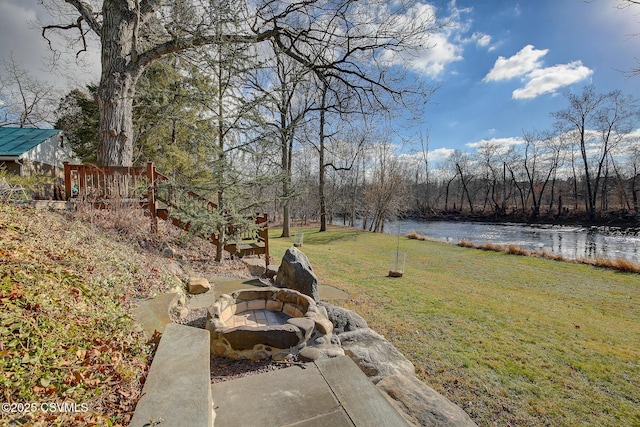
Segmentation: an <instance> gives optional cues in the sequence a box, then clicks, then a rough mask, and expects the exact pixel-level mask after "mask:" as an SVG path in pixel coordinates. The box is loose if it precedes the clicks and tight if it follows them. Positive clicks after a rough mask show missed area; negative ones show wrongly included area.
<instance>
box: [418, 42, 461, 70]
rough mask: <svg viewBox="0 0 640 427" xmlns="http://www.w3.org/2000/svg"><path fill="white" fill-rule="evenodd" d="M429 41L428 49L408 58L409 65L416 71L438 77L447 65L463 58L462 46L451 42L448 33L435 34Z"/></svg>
mask: <svg viewBox="0 0 640 427" xmlns="http://www.w3.org/2000/svg"><path fill="white" fill-rule="evenodd" d="M429 42H430V43H431V44H430V46H429V48H428V49H425V50H422V51H420V52H419V53H417V55H415V56H413V57H410V58H409V59H408V61H407V62H408V64H409V67H410V68H411V69H413V70H414V71H417V72H420V73H422V74H425V75H428V76H431V77H437V76H439V75H440V74H441V73H442V72H443V71H444V69H445V67H446V66H447V65H449V64H451V63H453V62H456V61H460V60H462V48H461V47H460V46H458V45H455V44H453V43H451V42H450V41H449V39H448V38H447V36H446V34H434V35H433V36H431V37H429Z"/></svg>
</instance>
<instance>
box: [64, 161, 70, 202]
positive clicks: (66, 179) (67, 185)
mask: <svg viewBox="0 0 640 427" xmlns="http://www.w3.org/2000/svg"><path fill="white" fill-rule="evenodd" d="M64 199H65V200H71V168H70V167H69V162H64Z"/></svg>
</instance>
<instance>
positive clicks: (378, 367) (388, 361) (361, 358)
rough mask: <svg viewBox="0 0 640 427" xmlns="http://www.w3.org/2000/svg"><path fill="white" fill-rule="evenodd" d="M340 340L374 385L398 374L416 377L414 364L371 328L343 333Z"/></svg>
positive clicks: (345, 350) (348, 354)
mask: <svg viewBox="0 0 640 427" xmlns="http://www.w3.org/2000/svg"><path fill="white" fill-rule="evenodd" d="M338 338H340V342H341V343H342V348H343V349H344V352H345V354H346V355H347V356H349V357H351V359H353V361H354V362H356V364H357V365H358V366H359V367H360V369H361V370H362V371H363V372H364V373H365V374H367V376H368V377H369V379H371V381H373V382H374V383H377V382H378V381H380V380H381V379H383V378H384V377H388V376H391V375H396V374H403V375H409V376H411V375H415V371H416V370H415V367H414V366H413V363H411V362H410V361H409V360H408V359H407V358H406V357H404V355H403V354H402V353H400V352H399V351H398V349H397V348H395V347H394V346H393V345H392V344H391V343H390V342H389V341H387V340H386V339H385V338H384V337H383V336H382V335H380V334H378V333H377V332H375V331H374V330H373V329H371V328H360V329H356V330H355V331H349V332H343V333H341V334H339V335H338Z"/></svg>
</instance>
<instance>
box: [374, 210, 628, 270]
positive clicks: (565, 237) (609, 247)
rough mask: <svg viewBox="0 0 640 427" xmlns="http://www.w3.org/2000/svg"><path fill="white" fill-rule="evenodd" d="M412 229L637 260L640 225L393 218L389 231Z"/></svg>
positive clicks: (480, 241) (560, 252)
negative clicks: (565, 224)
mask: <svg viewBox="0 0 640 427" xmlns="http://www.w3.org/2000/svg"><path fill="white" fill-rule="evenodd" d="M398 229H399V232H400V233H401V234H402V235H405V234H407V233H408V232H410V231H415V232H417V233H418V234H421V235H423V236H429V237H433V238H436V239H441V240H443V241H448V242H452V243H457V242H459V241H460V240H462V239H464V240H468V241H471V242H473V243H475V244H476V245H478V244H483V243H495V244H498V245H510V244H513V245H517V246H520V247H521V248H524V249H528V250H536V251H545V252H550V253H552V254H556V255H562V256H563V257H565V258H571V259H577V258H587V259H595V258H609V259H616V258H625V259H627V260H629V261H633V262H635V263H639V264H640V229H624V230H623V229H620V228H617V227H580V226H561V225H525V224H491V223H475V222H450V221H415V220H401V221H394V222H391V223H389V224H387V225H386V226H385V231H386V232H387V233H390V234H396V233H398Z"/></svg>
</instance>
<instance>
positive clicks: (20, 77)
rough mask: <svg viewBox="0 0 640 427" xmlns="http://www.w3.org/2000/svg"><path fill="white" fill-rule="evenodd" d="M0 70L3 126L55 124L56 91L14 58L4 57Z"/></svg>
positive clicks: (1, 120) (0, 122) (1, 118)
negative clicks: (36, 77) (1, 70)
mask: <svg viewBox="0 0 640 427" xmlns="http://www.w3.org/2000/svg"><path fill="white" fill-rule="evenodd" d="M0 68H2V69H3V72H0V126H18V127H21V128H23V127H41V126H43V125H53V123H54V122H55V114H54V111H55V106H56V102H57V98H58V94H57V92H56V91H55V89H54V88H53V87H52V86H51V85H49V84H47V83H44V82H41V81H39V80H37V79H35V78H34V77H33V76H31V75H30V74H29V71H28V70H26V69H25V68H24V67H23V66H22V64H20V63H19V62H18V61H17V60H16V59H15V57H14V56H13V55H10V56H9V58H8V59H6V58H0Z"/></svg>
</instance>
